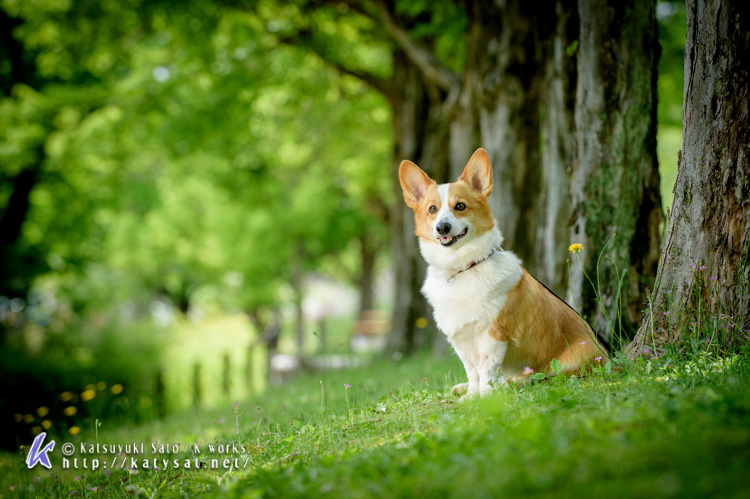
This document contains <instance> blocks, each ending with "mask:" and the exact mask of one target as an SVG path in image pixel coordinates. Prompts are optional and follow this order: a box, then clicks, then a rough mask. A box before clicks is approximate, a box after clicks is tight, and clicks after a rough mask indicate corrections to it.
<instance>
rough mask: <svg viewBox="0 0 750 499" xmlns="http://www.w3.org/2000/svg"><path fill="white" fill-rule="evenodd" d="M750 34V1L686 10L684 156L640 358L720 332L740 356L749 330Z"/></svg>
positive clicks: (700, 1)
mask: <svg viewBox="0 0 750 499" xmlns="http://www.w3.org/2000/svg"><path fill="white" fill-rule="evenodd" d="M748 33H750V15H749V14H748V11H747V8H746V5H745V2H744V1H741V0H734V1H732V0H723V1H722V0H689V1H688V2H687V45H686V49H685V96H684V101H683V143H682V154H681V156H680V159H679V166H678V172H677V182H676V185H675V190H674V194H675V196H674V204H673V207H672V212H671V214H670V217H669V227H668V231H667V241H666V244H665V246H664V249H663V251H662V255H661V258H662V264H661V267H660V268H659V274H658V276H657V280H656V286H655V288H654V292H653V298H652V300H653V304H652V306H651V308H650V311H649V313H648V314H647V315H646V317H645V321H644V322H643V324H642V325H641V328H640V329H639V330H638V334H637V336H636V337H635V339H634V340H633V342H632V343H631V344H630V347H629V354H630V356H631V357H636V356H638V355H640V354H642V353H645V354H654V353H657V354H661V353H662V352H663V351H664V346H665V345H666V344H669V343H673V342H677V341H680V340H681V339H683V338H684V336H685V335H695V336H697V337H703V336H709V335H713V334H716V339H718V340H719V341H720V342H721V343H722V344H723V346H724V348H727V349H732V348H735V347H737V345H738V342H739V341H742V340H744V336H745V335H746V334H747V329H748V328H750V292H749V291H750V287H749V286H748V283H750V260H749V259H748V258H749V257H748V253H749V252H750V125H748V120H750V37H748ZM654 349H655V350H656V351H655V352H654Z"/></svg>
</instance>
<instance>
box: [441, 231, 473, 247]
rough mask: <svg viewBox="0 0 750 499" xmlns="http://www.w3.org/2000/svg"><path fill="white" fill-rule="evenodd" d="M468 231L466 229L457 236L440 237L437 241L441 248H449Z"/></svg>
mask: <svg viewBox="0 0 750 499" xmlns="http://www.w3.org/2000/svg"><path fill="white" fill-rule="evenodd" d="M468 230H469V228H468V227H466V228H465V229H464V230H462V231H461V233H460V234H458V235H457V236H440V237H438V241H440V244H442V245H443V246H446V247H447V246H450V245H451V244H453V243H455V242H456V241H458V240H459V239H461V238H462V237H464V236H465V235H466V232H467V231H468Z"/></svg>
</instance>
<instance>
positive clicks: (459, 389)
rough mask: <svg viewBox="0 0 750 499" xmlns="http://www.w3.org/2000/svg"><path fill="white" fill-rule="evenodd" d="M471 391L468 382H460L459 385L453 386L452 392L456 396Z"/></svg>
mask: <svg viewBox="0 0 750 499" xmlns="http://www.w3.org/2000/svg"><path fill="white" fill-rule="evenodd" d="M468 391H469V384H468V383H459V384H458V385H456V386H454V387H453V388H451V393H452V394H453V395H455V396H459V395H465V394H466V392H468ZM461 398H463V397H461Z"/></svg>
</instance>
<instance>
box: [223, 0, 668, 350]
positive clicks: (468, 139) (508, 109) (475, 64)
mask: <svg viewBox="0 0 750 499" xmlns="http://www.w3.org/2000/svg"><path fill="white" fill-rule="evenodd" d="M229 3H231V4H232V5H239V6H242V7H243V8H245V9H251V7H250V5H249V4H247V3H246V2H243V1H239V0H238V1H232V2H229ZM261 5H262V7H256V6H255V4H253V6H254V8H256V9H257V11H259V12H261V14H260V15H261V17H264V16H265V19H266V23H267V26H268V27H269V28H270V29H269V31H272V32H273V33H274V34H276V36H278V37H279V39H280V40H282V41H284V42H286V43H290V44H294V45H296V46H302V47H305V48H307V49H309V50H311V51H313V52H315V53H316V54H318V55H319V56H320V57H321V58H323V59H324V60H325V61H327V62H328V63H329V64H330V65H332V66H333V67H336V68H337V69H338V70H339V71H340V72H342V73H345V74H349V75H353V76H356V77H358V78H360V79H362V80H363V81H365V82H366V83H368V84H369V85H370V86H371V87H372V88H374V89H376V90H378V91H379V92H381V93H382V94H383V95H385V96H386V98H387V99H388V102H389V103H390V106H391V111H392V116H393V133H394V135H393V141H394V148H393V151H394V157H393V161H392V167H391V178H392V179H393V185H394V195H395V196H396V197H397V199H398V198H399V195H400V190H399V184H398V181H397V175H396V167H397V165H398V164H399V162H400V160H401V159H404V158H408V159H411V160H413V161H415V162H416V163H417V164H419V165H420V167H422V168H423V169H424V170H425V171H426V172H427V173H428V174H430V175H431V176H432V177H433V178H435V179H436V180H437V181H438V182H445V181H448V180H450V179H452V178H454V177H456V176H458V173H459V172H460V170H461V169H462V168H463V166H464V164H465V162H466V161H467V159H468V157H469V156H470V153H471V151H473V150H474V149H475V148H476V147H479V146H483V147H485V148H486V149H487V150H488V151H489V152H490V155H491V158H492V160H493V164H494V167H495V168H494V175H495V185H496V186H497V188H496V191H497V192H496V194H495V196H493V198H492V203H493V204H494V205H493V209H494V212H495V214H496V215H497V216H498V220H499V223H500V225H501V229H502V230H503V232H504V234H505V237H506V243H507V244H506V247H508V248H510V249H512V250H514V251H516V252H517V253H518V254H519V255H520V256H521V257H522V258H523V259H524V262H525V264H526V266H527V267H528V268H529V269H530V270H531V271H532V272H533V273H535V274H537V275H539V276H540V277H541V278H542V279H543V280H545V281H546V282H549V283H550V285H551V286H552V288H553V289H554V290H556V291H557V292H559V293H562V291H563V289H564V288H563V284H564V282H565V277H566V274H565V272H564V270H565V267H564V261H563V253H562V251H561V250H562V248H564V247H565V246H566V245H567V243H568V242H569V234H568V231H567V230H566V229H565V223H566V221H568V220H571V219H572V220H573V221H574V222H575V223H576V228H577V230H579V231H582V230H583V229H582V226H583V224H584V222H583V221H584V220H586V224H585V225H586V227H587V229H586V230H590V231H591V234H595V233H596V234H598V235H597V236H596V237H593V236H592V235H591V234H588V233H587V237H590V239H587V242H591V244H592V245H593V247H597V248H601V247H602V246H603V244H604V242H606V239H605V240H604V241H600V239H601V237H600V235H601V234H606V233H608V232H612V229H613V228H614V227H617V231H618V232H619V234H620V235H619V238H618V242H617V249H618V251H617V255H616V256H617V260H618V261H626V260H627V261H631V260H630V257H631V256H633V257H634V258H635V259H636V261H637V263H636V264H634V265H633V266H632V268H631V269H630V273H629V283H630V285H629V286H628V289H627V290H625V297H626V300H627V302H628V306H627V315H626V322H627V321H628V320H629V321H631V322H630V324H632V321H633V320H634V317H635V316H637V304H638V300H639V295H638V293H639V292H640V291H642V289H643V283H641V280H642V279H643V277H642V275H644V274H645V275H646V276H648V275H649V274H651V275H653V272H654V271H655V267H654V265H655V258H654V255H655V252H654V251H653V249H654V248H655V245H656V244H658V243H657V239H658V223H659V221H660V219H661V218H660V217H661V215H660V210H661V206H660V201H659V195H658V191H657V192H654V191H653V184H654V182H656V185H657V188H658V173H657V171H656V162H655V156H654V147H653V144H654V135H653V131H654V127H655V122H654V119H655V114H654V112H652V111H654V110H655V102H656V100H655V94H654V86H653V84H654V81H655V74H656V72H655V61H656V60H657V53H658V46H657V45H656V41H655V40H656V38H655V37H656V29H655V22H654V14H653V12H654V2H653V1H650V2H641V3H637V2H636V3H633V2H631V3H629V4H627V5H625V4H623V5H622V6H619V7H617V8H615V7H606V6H605V7H602V11H601V13H593V12H592V11H591V9H590V8H589V5H588V3H585V2H583V3H581V4H580V6H579V5H576V4H575V3H574V2H572V1H564V0H559V1H552V0H550V1H545V2H542V3H541V4H540V3H529V2H526V3H523V2H515V1H514V2H505V3H500V4H497V3H488V2H480V1H463V2H452V1H449V0H444V1H439V2H406V1H403V2H401V1H387V0H371V1H368V0H350V1H341V2H327V1H322V0H321V1H318V0H300V1H298V2H294V3H293V4H291V5H290V4H288V3H283V4H279V3H277V2H272V1H267V2H263V3H262V4H261ZM623 9H624V10H623ZM579 10H581V11H585V13H586V16H587V20H586V23H585V24H583V23H580V22H579ZM626 14H627V16H626V17H624V18H623V17H621V15H626ZM634 18H639V19H642V22H641V23H640V24H639V23H636V22H634V21H632V19H634ZM628 23H630V24H628ZM592 36H595V37H598V38H596V40H595V41H594V40H593V39H592ZM608 37H611V38H612V39H613V40H615V42H612V41H610V38H608ZM644 37H645V39H646V40H648V43H646V44H641V43H640V42H636V40H641V39H642V38H644ZM605 38H606V39H607V40H605ZM605 41H606V43H605ZM368 42H369V44H370V47H381V48H382V47H385V48H386V49H387V50H388V52H389V54H390V65H389V66H390V67H388V65H386V64H383V63H380V64H377V63H376V62H377V61H376V60H375V61H374V60H373V58H368V57H356V56H357V55H360V56H361V55H362V52H359V53H358V50H362V49H361V48H359V49H358V48H357V47H361V45H358V43H359V44H364V43H368ZM584 43H585V44H586V49H587V52H585V54H586V59H581V55H580V54H582V53H584V52H582V51H581V50H582V49H581V50H579V46H582V45H583V44H584ZM592 43H594V44H596V49H597V50H593V49H590V47H593V45H592ZM631 57H633V58H634V61H633V62H630V58H631ZM615 59H616V60H622V61H623V62H628V63H629V64H631V66H632V67H631V66H628V67H629V68H630V69H633V70H636V69H637V70H638V71H637V72H635V71H633V72H628V71H630V69H628V70H623V71H620V72H617V73H616V74H615V73H612V74H611V76H613V77H617V78H620V80H617V81H612V82H610V81H609V80H607V78H602V77H599V78H589V76H590V75H594V74H597V75H599V74H600V73H602V71H603V70H604V69H607V68H605V67H604V66H605V65H607V64H610V65H611V61H612V60H615ZM607 61H610V62H609V63H608V62H607ZM605 72H606V71H605ZM610 73H611V72H608V73H607V75H606V76H607V77H609V76H610ZM618 75H619V76H618ZM576 88H577V90H574V89H576ZM623 88H625V89H628V92H631V93H628V92H625V93H624V94H621V90H622V89H623ZM631 90H632V91H631ZM589 95H598V96H599V97H600V99H598V100H597V102H599V101H601V102H602V103H604V104H602V105H605V104H606V108H604V107H602V109H600V110H599V111H601V112H607V111H611V112H613V113H614V114H612V116H611V117H610V116H600V115H599V114H597V113H598V112H599V111H596V110H594V105H592V104H589V103H588V102H587V99H588V98H589ZM633 98H635V99H636V101H637V102H635V103H632V102H631V100H632V99H633ZM595 105H598V104H595ZM576 106H577V107H576ZM576 109H578V118H576V119H577V123H578V125H576V126H574V114H575V112H576ZM636 110H638V112H636ZM620 117H626V118H627V119H628V120H631V119H632V122H631V121H628V122H627V126H630V125H631V124H632V125H633V126H635V127H636V128H637V129H638V130H637V131H634V132H633V136H632V137H631V136H630V135H627V134H628V133H630V131H629V130H628V131H627V132H626V133H620V132H621V128H622V127H621V126H619V125H617V123H621V122H622V119H621V118H620ZM596 120H601V121H603V122H606V123H604V125H601V124H599V125H596V124H595V123H593V121H596ZM618 120H619V121H618ZM589 122H592V123H589ZM587 123H588V124H591V125H592V126H593V125H596V126H597V127H598V128H597V130H600V129H601V132H594V131H593V130H589V129H586V128H585V127H586V124H587ZM642 123H645V124H646V125H645V128H643V127H641V126H640V125H641V124H642ZM621 124H622V123H621ZM605 125H606V126H605ZM574 130H577V131H578V132H579V134H578V137H576V136H575V135H574ZM639 134H640V135H639ZM584 137H588V138H589V139H594V142H593V143H592V142H590V141H589V140H588V139H586V140H584ZM630 139H632V140H633V141H636V142H637V143H639V144H640V143H643V145H644V147H645V149H643V150H645V151H646V152H647V154H646V155H645V156H644V157H643V158H640V159H639V158H637V157H635V156H633V155H627V154H621V153H620V152H619V151H620V150H621V149H622V147H623V146H625V145H626V144H629V143H631V141H630ZM639 141H640V142H639ZM618 144H619V145H618ZM610 146H612V147H613V148H614V151H613V153H612V154H613V155H615V156H618V157H612V158H608V159H606V158H604V157H602V158H599V159H597V160H596V161H593V162H588V159H590V158H594V157H595V156H596V155H595V154H593V149H592V148H595V149H596V150H597V151H598V150H602V151H606V150H608V149H609V148H610ZM626 149H627V147H626ZM641 150H642V149H640V146H639V149H638V151H641ZM576 157H577V158H579V160H578V162H577V163H576V164H577V165H578V167H577V168H576V169H575V176H576V178H575V183H574V185H573V186H572V187H571V184H570V182H571V175H573V174H574V173H573V170H574V169H573V166H572V165H573V161H574V158H576ZM649 158H650V159H649ZM605 159H606V160H605ZM542 160H544V161H542ZM542 163H544V167H542ZM636 167H637V168H636ZM630 168H636V171H639V172H640V173H639V174H638V175H630V174H627V173H625V172H626V171H628V170H629V169H630ZM592 176H596V178H605V177H607V178H614V179H617V178H619V179H621V180H622V182H623V186H622V189H620V188H615V189H612V190H606V189H603V188H602V189H588V190H583V189H581V188H576V187H575V186H579V187H580V186H582V185H586V184H587V182H588V181H589V180H591V179H592V178H593V177H592ZM630 180H633V182H632V184H633V185H629V186H626V185H624V184H625V183H627V182H628V181H630ZM626 187H627V189H626ZM571 190H572V192H574V197H575V200H574V203H573V206H572V207H570V206H569V205H570V201H569V198H568V196H569V193H571ZM620 194H623V195H622V196H621V195H620ZM625 194H627V195H625ZM612 196H614V197H613V199H614V198H617V199H619V200H620V202H619V203H615V204H611V203H610V197H612ZM583 206H590V207H592V208H591V209H589V210H588V211H584V210H582V209H580V208H581V207H583ZM576 207H578V208H576ZM574 210H575V212H574ZM594 210H596V211H597V213H595V214H594V215H595V217H594V218H591V214H592V212H593V211H594ZM599 212H601V213H599ZM600 215H601V216H600ZM412 224H413V222H412V215H411V213H410V210H408V209H407V208H406V207H405V206H404V205H403V203H396V205H395V206H394V207H393V209H392V212H391V216H390V225H391V228H392V232H391V234H392V242H393V256H394V264H395V269H396V276H397V277H396V297H395V305H394V314H393V328H392V335H391V347H392V348H393V349H395V350H402V351H407V352H408V351H411V350H412V349H413V348H414V347H415V346H418V345H419V344H423V343H424V342H425V339H424V338H420V337H419V334H418V331H417V330H416V328H415V326H414V324H415V322H416V319H418V318H419V317H422V316H424V315H426V314H428V313H429V312H428V310H427V309H426V307H425V304H424V300H423V299H422V297H421V295H420V294H419V292H418V290H419V287H420V282H421V278H422V275H423V272H424V268H423V267H424V264H423V262H422V260H421V258H420V257H419V256H418V251H417V249H416V242H415V241H414V238H413V227H412ZM637 231H641V232H637ZM581 233H582V234H583V232H581ZM636 233H637V235H638V237H640V239H639V242H638V243H633V241H634V237H635V236H636ZM641 236H642V237H641ZM631 246H632V247H634V248H636V249H634V250H633V251H632V252H628V251H626V250H625V249H626V248H629V247H631ZM590 247H591V246H590ZM638 248H640V249H638ZM631 253H632V255H631ZM586 265H587V270H590V268H589V267H588V266H589V263H588V261H587V263H586ZM645 281H646V282H647V281H648V277H646V279H645ZM576 282H577V283H579V282H578V281H576ZM614 282H615V283H616V282H617V278H615V279H614ZM575 289H576V294H577V295H578V296H579V297H580V285H578V284H576V287H575ZM603 294H605V295H606V297H607V303H606V305H607V306H609V305H611V303H612V302H613V301H614V297H615V295H616V294H617V285H616V284H613V285H612V286H611V287H606V288H605V289H603ZM588 298H589V296H586V303H587V308H586V310H585V311H584V312H585V313H587V314H588V315H593V313H594V312H593V311H594V308H595V306H596V305H595V301H594V300H593V299H592V300H589V299H588ZM589 303H591V306H590V307H589V305H588V304H589ZM634 310H635V312H634Z"/></svg>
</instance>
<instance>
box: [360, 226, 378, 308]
mask: <svg viewBox="0 0 750 499" xmlns="http://www.w3.org/2000/svg"><path fill="white" fill-rule="evenodd" d="M371 244H372V243H371V242H370V237H369V236H368V234H367V233H364V234H362V235H361V236H360V238H359V254H360V259H361V264H362V273H361V274H360V276H359V313H360V316H361V315H362V312H364V311H366V310H372V308H373V305H374V303H373V301H374V300H373V298H374V297H373V289H372V285H373V282H372V280H373V274H374V272H375V257H376V256H377V251H376V250H375V249H374V248H372V247H371Z"/></svg>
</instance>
